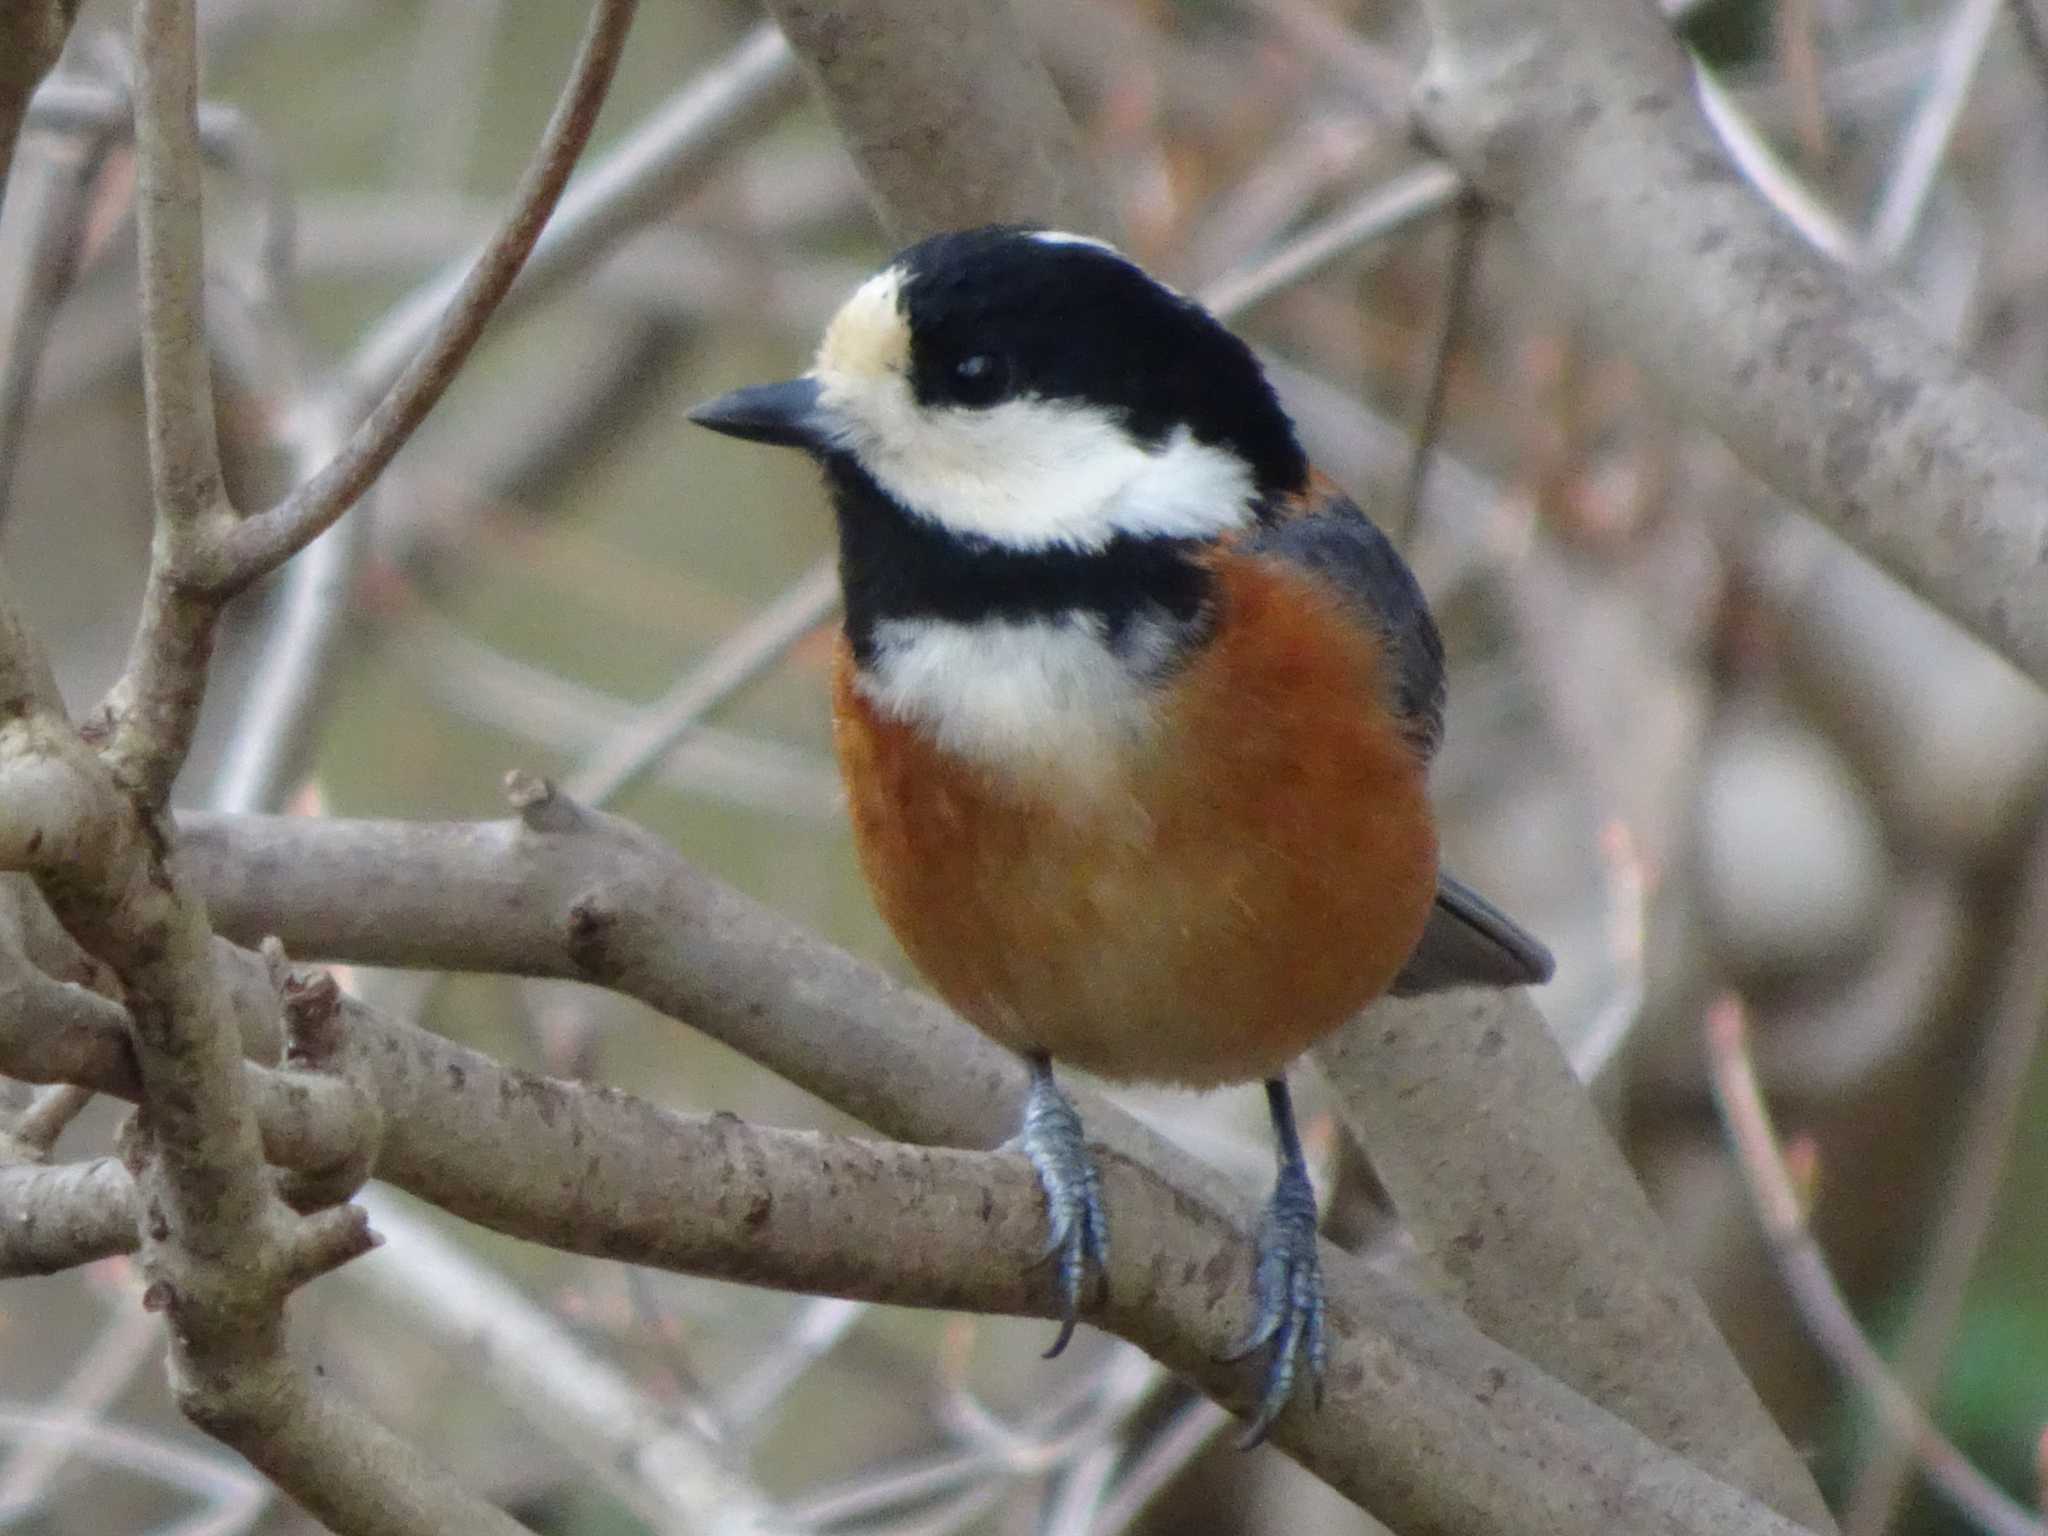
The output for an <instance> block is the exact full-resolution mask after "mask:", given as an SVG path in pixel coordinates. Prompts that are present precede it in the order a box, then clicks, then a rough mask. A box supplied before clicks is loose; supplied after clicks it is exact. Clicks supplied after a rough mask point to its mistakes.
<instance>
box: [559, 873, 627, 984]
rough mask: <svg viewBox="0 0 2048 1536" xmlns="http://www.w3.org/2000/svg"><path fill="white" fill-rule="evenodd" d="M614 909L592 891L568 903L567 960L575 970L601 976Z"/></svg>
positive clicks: (615, 919) (615, 915) (614, 921)
mask: <svg viewBox="0 0 2048 1536" xmlns="http://www.w3.org/2000/svg"><path fill="white" fill-rule="evenodd" d="M618 921H619V914H618V910H617V909H616V908H615V907H614V906H613V905H612V904H611V902H610V901H608V900H607V899H606V898H605V897H604V896H602V895H600V894H599V893H598V892H596V891H585V892H584V893H583V894H582V895H581V896H578V897H577V898H576V899H575V900H574V901H572V902H570V903H569V958H570V959H571V960H572V961H574V962H575V964H576V967H577V968H578V969H579V970H582V971H587V972H597V973H600V974H601V973H602V972H603V971H604V969H605V955H606V951H607V950H608V949H609V947H610V941H611V932H612V929H613V928H614V927H616V926H617V924H618Z"/></svg>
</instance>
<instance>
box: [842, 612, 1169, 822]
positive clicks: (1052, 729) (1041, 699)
mask: <svg viewBox="0 0 2048 1536" xmlns="http://www.w3.org/2000/svg"><path fill="white" fill-rule="evenodd" d="M858 686H859V687H860V689H861V691H862V692H863V693H865V694H866V695H867V697H868V699H869V700H870V701H871V702H872V703H873V704H874V705H875V706H876V708H878V709H880V710H882V711H883V712H885V713H887V714H890V715H893V716H894V717H896V718H897V719H899V720H903V721H905V722H907V723H909V724H912V725H916V726H919V727H921V728H923V729H924V730H926V731H928V732H930V733H931V735H932V737H933V738H934V739H935V740H936V741H937V742H938V744H939V745H940V746H941V747H943V748H945V749H946V750H947V751H949V752H953V753H956V754H958V755H959V756H961V757H964V758H966V759H968V760H969V761H970V762H973V763H976V764H978V765H979V766H981V767H983V768H985V769H990V770H993V771H994V772H996V773H997V774H999V775H1003V776H1007V777H1012V778H1025V779H1034V778H1045V777H1053V776H1056V777H1059V778H1062V779H1068V780H1073V781H1079V783H1080V784H1081V785H1082V786H1083V787H1100V786H1102V785H1103V784H1106V783H1107V782H1109V781H1110V780H1111V779H1112V778H1113V777H1114V775H1115V774H1116V771H1117V768H1118V766H1119V764H1121V763H1122V762H1124V761H1126V760H1127V759H1128V756H1129V754H1130V753H1131V752H1132V750H1133V749H1135V748H1137V747H1140V746H1142V745H1143V743H1144V742H1145V740H1146V738H1147V737H1148V736H1149V735H1150V734H1151V732H1152V730H1153V728H1154V726H1155V724H1156V718H1155V705H1154V694H1153V689H1152V687H1151V686H1150V685H1149V684H1148V683H1147V682H1146V680H1145V678H1144V676H1143V675H1142V674H1141V673H1138V672H1134V671H1133V670H1132V668H1131V666H1130V665H1129V663H1128V661H1127V660H1126V659H1124V658H1120V657H1119V656H1118V655H1116V653H1115V652H1113V651H1112V650H1111V649H1110V646H1109V642H1108V638H1107V636H1106V635H1105V633H1104V630H1103V625H1102V621H1101V620H1100V619H1098V618H1095V617H1094V616H1092V615H1088V614H1081V613H1068V614H1061V615H1059V616H1057V617H1053V618H1045V619H1027V620H994V619H990V620H984V621H982V622H979V623H973V624H957V623H952V622H950V621H946V620H941V619H887V620H884V621H883V622H882V623H880V624H878V625H876V627H875V652H874V659H873V661H872V663H871V664H870V665H868V666H867V667H864V668H863V669H862V671H861V673H860V676H859V680H858Z"/></svg>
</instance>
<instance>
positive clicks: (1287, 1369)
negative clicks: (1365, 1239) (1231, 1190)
mask: <svg viewBox="0 0 2048 1536" xmlns="http://www.w3.org/2000/svg"><path fill="white" fill-rule="evenodd" d="M1254 1285H1255V1293H1256V1295H1257V1298H1258V1310H1257V1311H1256V1313H1254V1315H1253V1317H1252V1322H1251V1327H1250V1328H1249V1329H1247V1330H1246V1332H1245V1335H1244V1337H1243V1338H1242V1339H1241V1340H1239V1342H1238V1343H1237V1345H1236V1346H1235V1347H1234V1348H1233V1349H1232V1350H1231V1352H1230V1353H1228V1354H1226V1355H1224V1356H1223V1357H1222V1358H1223V1359H1224V1360H1225V1361H1226V1362H1227V1361H1232V1360H1241V1359H1243V1358H1244V1357H1245V1356H1247V1355H1249V1354H1251V1353H1253V1352H1254V1351H1255V1350H1257V1349H1259V1348H1260V1347H1261V1346H1262V1345H1264V1344H1266V1343H1268V1342H1271V1343H1272V1345H1273V1353H1272V1358H1271V1360H1270V1361H1269V1362H1268V1364H1267V1366H1266V1382H1265V1386H1264V1388H1263V1389H1262V1390H1261V1391H1260V1393H1259V1405H1258V1410H1257V1412H1255V1413H1254V1414H1253V1415H1252V1419H1251V1422H1250V1423H1249V1424H1248V1425H1247V1426H1246V1428H1245V1432H1244V1435H1243V1437H1242V1438H1241V1439H1240V1440H1239V1441H1238V1448H1239V1449H1240V1450H1247V1451H1248V1450H1250V1449H1251V1448H1252V1447H1253V1446H1255V1445H1257V1444H1258V1443H1259V1442H1260V1441H1262V1440H1264V1439H1265V1438H1266V1434H1267V1432H1268V1431H1269V1430H1271V1429H1272V1427H1273V1422H1274V1420H1276V1419H1278V1418H1279V1417H1280V1414H1281V1411H1282V1410H1283V1409H1285V1408H1286V1406H1287V1403H1288V1400H1289V1399H1290V1398H1291V1397H1293V1395H1294V1389H1295V1385H1296V1383H1297V1381H1298V1379H1299V1376H1300V1373H1301V1368H1302V1366H1304V1365H1306V1366H1307V1368H1308V1380H1309V1383H1310V1388H1311V1390H1312V1392H1313V1394H1314V1398H1315V1401H1316V1403H1317V1405H1318V1406H1320V1405H1321V1403H1322V1400H1323V1370H1324V1365H1325V1363H1326V1361H1327V1358H1328V1345H1327V1343H1326V1341H1325V1339H1324V1337H1323V1272H1322V1265H1321V1262H1320V1260H1319V1259H1318V1258H1317V1256H1316V1202H1315V1193H1314V1191H1313V1189H1312V1188H1311V1187H1310V1185H1309V1182H1308V1175H1307V1172H1306V1170H1304V1169H1301V1168H1300V1167H1299V1166H1298V1165H1296V1166H1283V1167H1282V1168H1281V1170H1280V1181H1279V1183H1278V1184H1276V1185H1275V1186H1274V1189H1273V1198H1272V1200H1271V1201H1270V1202H1269V1203H1268V1204H1267V1206H1266V1215H1265V1220H1264V1221H1263V1222H1261V1223H1260V1226H1259V1258H1258V1267H1257V1269H1256V1270H1255V1272H1254Z"/></svg>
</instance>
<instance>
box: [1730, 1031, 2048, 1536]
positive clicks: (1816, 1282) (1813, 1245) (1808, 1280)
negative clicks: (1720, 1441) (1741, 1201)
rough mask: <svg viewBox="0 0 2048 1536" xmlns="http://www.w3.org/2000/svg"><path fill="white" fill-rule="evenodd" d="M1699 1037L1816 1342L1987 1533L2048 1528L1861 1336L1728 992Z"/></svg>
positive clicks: (1767, 1227)
mask: <svg viewBox="0 0 2048 1536" xmlns="http://www.w3.org/2000/svg"><path fill="white" fill-rule="evenodd" d="M1706 1036H1707V1062H1708V1066H1709V1067H1710V1068H1711V1069H1712V1072H1713V1080H1714V1101H1715V1103H1716V1104H1718V1105H1719V1106H1720V1110H1721V1120H1722V1124H1723V1125H1724V1126H1725V1127H1726V1128H1727V1131H1728V1137H1729V1140H1730V1142H1731V1144H1732V1145H1733V1147H1734V1151H1735V1157H1736V1161H1737V1163H1738V1164H1739V1165H1740V1166H1741V1169H1742V1176H1743V1179H1744V1181H1745V1182H1746V1183H1747V1184H1748V1186H1749V1193H1750V1200H1751V1202H1752V1204H1753V1205H1754V1206H1755V1208H1756V1213H1757V1217H1758V1220H1759V1221H1760V1222H1761V1223H1762V1225H1763V1229H1764V1236H1765V1238H1766V1239H1768V1241H1769V1243H1770V1249H1771V1257H1772V1258H1773V1259H1774V1260H1775V1261H1776V1263H1777V1265H1778V1272H1779V1274H1780V1275H1782V1276H1783V1277H1784V1281H1785V1288H1786V1290H1788V1291H1789V1292H1790V1293H1791V1296H1792V1300H1793V1303H1794V1304H1795V1305H1796V1306H1797V1307H1798V1309H1799V1315H1800V1317H1801V1318H1803V1319H1804V1320H1805V1323H1806V1326H1807V1330H1808V1331H1809V1332H1810V1333H1811V1334H1812V1335H1813V1338H1814V1342H1815V1343H1817V1344H1818V1345H1819V1346H1820V1348H1821V1350H1822V1352H1823V1353H1824V1354H1826V1355H1827V1357H1828V1358H1829V1359H1830V1360H1832V1361H1833V1362H1834V1363H1835V1365H1836V1367H1837V1368H1838V1369H1839V1370H1841V1372H1842V1373H1843V1374H1844V1375H1845V1376H1847V1377H1848V1378H1849V1379H1850V1380H1851V1381H1852V1382H1854V1383H1855V1384H1856V1386H1857V1387H1858V1388H1859V1389H1860V1390H1861V1391H1862V1392H1863V1394H1864V1396H1865V1397H1867V1398H1868V1399H1869V1400H1870V1403H1871V1406H1872V1408H1873V1409H1874V1410H1875V1412H1876V1415H1877V1422H1878V1425H1879V1427H1880V1428H1881V1429H1882V1430H1883V1432H1884V1433H1885V1434H1886V1435H1887V1436H1890V1437H1891V1438H1893V1439H1896V1440H1899V1441H1901V1442H1904V1443H1905V1444H1907V1445H1909V1446H1910V1447H1911V1448H1912V1451H1913V1455H1914V1458H1915V1460H1917V1461H1918V1462H1919V1464H1920V1467H1921V1469H1922V1470H1923V1471H1924V1472H1925V1473H1926V1474H1927V1477H1928V1480H1929V1481H1930V1482H1931V1483H1932V1484H1933V1485H1934V1487H1935V1488H1936V1489H1937V1490H1938V1491H1940V1492H1941V1493H1942V1495H1943V1496H1944V1497H1946V1498H1947V1499H1948V1500H1949V1501H1950V1502H1951V1503H1953V1504H1954V1505H1955V1506H1956V1508H1957V1509H1959V1510H1960V1511H1961V1512H1962V1513H1963V1515H1964V1516H1965V1517H1966V1518H1967V1519H1969V1520H1970V1521H1971V1522H1972V1523H1973V1524H1975V1525H1977V1526H1979V1527H1981V1528H1982V1529H1984V1530H1986V1531H1990V1532H1994V1533H1995V1536H2043V1533H2044V1532H2048V1526H2044V1525H2043V1524H2042V1523H2041V1522H2040V1521H2038V1520H2036V1519H2035V1518H2034V1517H2033V1516H2032V1515H2030V1514H2028V1513H2027V1511H2026V1510H2024V1509H2022V1508H2021V1507H2020V1506H2019V1505H2018V1504H2016V1503H2014V1502H2013V1500H2012V1499H2011V1498H2010V1497H2008V1496H2007V1494H2006V1492H2005V1490H2004V1489H2002V1488H2000V1487H1999V1486H1998V1485H1997V1484H1996V1483H1994V1482H1992V1481H1991V1479H1989V1478H1988V1477H1986V1476H1985V1475H1984V1474H1983V1473H1982V1472H1980V1471H1978V1470H1977V1468H1976V1467H1974V1466H1972V1465H1971V1464H1970V1461H1969V1459H1968V1458H1967V1457H1965V1456H1964V1455H1963V1453H1962V1452H1961V1451H1959V1450H1957V1449H1956V1448H1955V1446H1954V1445H1952V1444H1950V1443H1949V1441H1948V1440H1947V1439H1946V1438H1944V1437H1943V1435H1942V1433H1941V1431H1940V1430H1939V1429H1937V1428H1936V1427H1935V1425H1934V1423H1933V1421H1932V1420H1930V1419H1929V1418H1928V1417H1927V1415H1926V1413H1925V1412H1924V1411H1923V1410H1922V1409H1921V1407H1920V1405H1919V1404H1918V1403H1917V1402H1915V1401H1914V1400H1913V1396H1912V1394H1911V1393H1909V1392H1907V1391H1906V1389H1905V1388H1904V1387H1902V1386H1900V1385H1899V1383H1898V1382H1897V1381H1896V1380H1895V1379H1894V1378H1893V1377H1892V1374H1891V1371H1890V1369H1889V1368H1888V1367H1887V1366H1886V1365H1885V1362H1884V1357H1883V1356H1882V1355H1880V1354H1879V1353H1878V1352H1877V1350H1876V1348H1875V1346H1873V1345H1872V1344H1871V1342H1870V1340H1869V1339H1867V1338H1865V1337H1864V1335H1863V1330H1862V1328H1861V1327H1860V1326H1858V1324H1857V1322H1856V1316H1855V1314H1854V1313H1853V1312H1851V1311H1850V1309H1849V1303H1848V1301H1847V1300H1846V1299H1845V1298H1844V1297H1843V1295H1842V1291H1841V1288H1840V1287H1839V1286H1838V1285H1837V1284H1836V1283H1835V1277H1834V1275H1833V1274H1832V1273H1831V1272H1830V1271H1829V1269H1828V1264H1827V1257H1826V1255H1825V1254H1823V1253H1822V1252H1821V1250H1820V1244H1819V1243H1817V1242H1816V1241H1814V1237H1813V1234H1812V1232H1811V1231H1809V1230H1808V1228H1807V1225H1806V1217H1805V1214H1804V1213H1803V1211H1802V1210H1801V1208H1800V1200H1799V1195H1798V1191H1797V1190H1796V1189H1795V1187H1794V1185H1793V1181H1792V1175H1791V1173H1790V1171H1789V1170H1788V1169H1787V1168H1786V1166H1785V1158H1784V1154H1783V1153H1782V1152H1781V1151H1780V1150H1779V1147H1778V1140H1777V1136H1776V1133H1775V1132H1773V1130H1772V1129H1771V1119H1770V1111H1769V1110H1768V1109H1767V1108H1766V1107H1765V1105H1764V1097H1763V1088H1762V1086H1761V1085H1760V1084H1759V1083H1758V1082H1757V1078H1756V1070H1755V1067H1754V1065H1753V1063H1752V1062H1751V1060H1750V1055H1749V1043H1748V1038H1747V1037H1748V1026H1747V1024H1746V1023H1745V1021H1744V1018H1743V1009H1742V1004H1741V1003H1740V1002H1739V1001H1737V1000H1736V999H1735V998H1734V997H1732V996H1731V997H1723V998H1722V999H1721V1000H1720V1001H1719V1002H1717V1003H1715V1004H1714V1005H1713V1007H1712V1008H1710V1009H1709V1010H1708V1011H1707V1017H1706Z"/></svg>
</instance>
